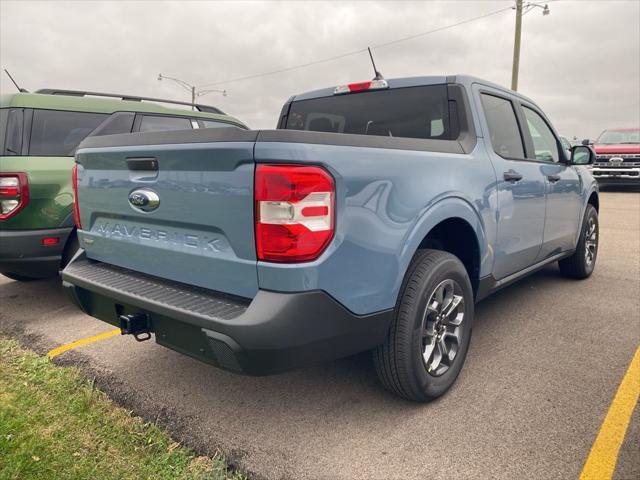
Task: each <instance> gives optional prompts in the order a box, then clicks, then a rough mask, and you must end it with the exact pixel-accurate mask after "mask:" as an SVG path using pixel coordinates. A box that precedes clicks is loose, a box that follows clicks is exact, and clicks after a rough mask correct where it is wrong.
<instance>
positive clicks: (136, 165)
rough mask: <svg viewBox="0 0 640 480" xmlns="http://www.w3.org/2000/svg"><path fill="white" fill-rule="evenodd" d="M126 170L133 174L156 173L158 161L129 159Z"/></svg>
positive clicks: (143, 158)
mask: <svg viewBox="0 0 640 480" xmlns="http://www.w3.org/2000/svg"><path fill="white" fill-rule="evenodd" d="M127 168H129V170H131V171H133V172H157V171H158V160H157V159H156V158H155V157H129V158H127Z"/></svg>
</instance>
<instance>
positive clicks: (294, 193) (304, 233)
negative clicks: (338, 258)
mask: <svg viewBox="0 0 640 480" xmlns="http://www.w3.org/2000/svg"><path fill="white" fill-rule="evenodd" d="M255 200H256V212H255V215H256V249H257V254H258V260H263V261H268V262H284V263H293V262H309V261H312V260H315V259H316V258H318V257H319V256H320V254H321V253H322V252H323V251H324V249H325V248H326V247H327V245H328V244H329V242H331V239H332V238H333V233H334V229H335V221H334V217H335V207H334V202H335V184H334V182H333V178H332V177H331V175H329V173H328V172H327V171H326V170H324V169H323V168H320V167H308V166H302V165H257V166H256V180H255Z"/></svg>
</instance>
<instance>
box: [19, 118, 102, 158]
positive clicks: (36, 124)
mask: <svg viewBox="0 0 640 480" xmlns="http://www.w3.org/2000/svg"><path fill="white" fill-rule="evenodd" d="M107 117H108V115H107V114H104V113H85V112H64V111H59V110H34V111H33V125H32V127H31V142H30V145H29V155H32V156H55V157H58V156H59V157H66V156H72V155H73V153H74V151H75V149H76V147H77V146H78V145H79V144H80V142H82V140H84V138H85V137H86V136H87V135H89V134H90V133H91V132H92V131H93V129H95V128H96V127H97V126H98V125H100V124H101V123H102V122H103V121H104V120H105V119H106V118H107Z"/></svg>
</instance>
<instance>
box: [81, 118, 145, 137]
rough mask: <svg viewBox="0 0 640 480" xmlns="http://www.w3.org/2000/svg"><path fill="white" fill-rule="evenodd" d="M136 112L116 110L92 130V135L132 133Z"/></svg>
mask: <svg viewBox="0 0 640 480" xmlns="http://www.w3.org/2000/svg"><path fill="white" fill-rule="evenodd" d="M135 118H136V114H135V113H132V112H116V113H113V114H112V115H111V116H110V117H109V119H108V120H105V121H104V122H102V124H101V125H100V126H99V127H98V128H96V129H95V130H94V131H93V132H91V136H92V137H99V136H102V135H115V134H118V133H131V130H133V122H134V120H135Z"/></svg>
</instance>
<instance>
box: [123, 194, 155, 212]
mask: <svg viewBox="0 0 640 480" xmlns="http://www.w3.org/2000/svg"><path fill="white" fill-rule="evenodd" d="M129 203H130V204H131V206H132V207H133V208H135V209H136V210H142V211H143V212H151V211H152V210H155V209H156V208H158V206H159V205H160V197H159V196H158V194H157V193H156V192H154V191H153V190H151V189H150V188H139V189H137V190H134V191H133V192H131V193H130V194H129Z"/></svg>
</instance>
